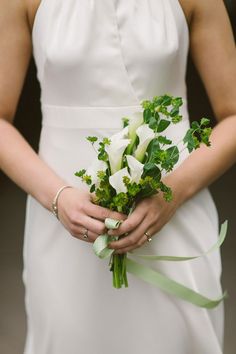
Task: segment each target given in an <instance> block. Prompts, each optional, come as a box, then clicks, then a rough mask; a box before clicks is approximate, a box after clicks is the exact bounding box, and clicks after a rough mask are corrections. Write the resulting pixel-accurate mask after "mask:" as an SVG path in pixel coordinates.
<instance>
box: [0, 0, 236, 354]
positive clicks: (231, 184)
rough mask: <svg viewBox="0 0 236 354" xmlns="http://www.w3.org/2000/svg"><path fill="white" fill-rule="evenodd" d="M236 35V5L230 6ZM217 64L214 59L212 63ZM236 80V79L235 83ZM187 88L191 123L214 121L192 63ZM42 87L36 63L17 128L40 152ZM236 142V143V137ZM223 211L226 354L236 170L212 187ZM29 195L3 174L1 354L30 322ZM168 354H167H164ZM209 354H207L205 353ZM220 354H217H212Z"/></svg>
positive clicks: (18, 345)
mask: <svg viewBox="0 0 236 354" xmlns="http://www.w3.org/2000/svg"><path fill="white" fill-rule="evenodd" d="M225 3H226V6H227V9H228V11H229V15H230V18H231V21H232V26H233V30H234V33H236V1H235V0H228V1H225ZM209 60H211V58H209ZM235 80H236V78H235ZM187 83H188V91H189V110H190V116H191V119H197V118H199V117H202V116H209V117H214V115H213V112H212V110H211V106H210V104H209V101H208V99H207V97H206V93H205V90H204V88H203V86H202V83H201V81H200V79H199V77H198V74H197V73H196V71H195V68H194V66H193V64H192V62H191V59H189V63H188V74H187ZM39 96H40V91H39V85H38V82H37V79H36V69H35V65H34V62H33V60H32V61H31V63H30V67H29V71H28V75H27V77H26V80H25V85H24V89H23V92H22V95H21V99H20V102H19V106H18V110H17V114H16V118H15V123H14V124H15V126H16V127H17V128H18V129H19V130H20V132H21V133H22V134H23V135H24V137H25V138H26V139H27V140H28V141H29V142H30V144H31V145H32V146H33V148H34V149H35V150H37V147H38V139H39V132H40V128H41V125H40V120H41V116H40V106H39ZM235 138H236V137H235ZM210 189H211V192H212V195H213V198H214V200H215V202H216V205H217V207H218V211H219V217H220V221H221V222H222V221H224V220H225V219H228V220H229V232H228V236H227V240H226V242H225V244H224V245H223V247H222V251H221V253H222V264H223V276H222V284H223V288H224V289H227V290H228V292H229V295H230V296H229V298H228V299H227V301H226V303H225V350H224V354H235V352H236V350H235V348H236V336H235V331H236V287H235V284H236V257H235V254H234V252H235V250H236V212H235V211H236V208H235V204H234V202H235V199H236V168H235V166H234V167H233V168H231V169H230V170H229V171H228V172H227V173H226V174H225V175H224V176H222V177H221V178H220V179H219V180H218V181H217V182H215V183H214V184H213V185H212V186H211V187H210ZM25 201H26V195H25V193H24V192H23V191H22V190H20V189H19V188H18V187H17V186H16V185H15V184H14V183H13V182H11V181H10V180H9V179H8V178H7V177H6V176H5V175H4V174H3V173H2V172H0V279H1V282H0V353H2V354H22V353H23V347H24V341H25V333H26V318H25V312H24V288H23V283H22V267H23V260H22V246H23V231H24V215H25ZM163 354H164V353H163ZM199 354H204V353H199ZM212 354H214V353H212Z"/></svg>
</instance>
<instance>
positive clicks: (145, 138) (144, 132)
mask: <svg viewBox="0 0 236 354" xmlns="http://www.w3.org/2000/svg"><path fill="white" fill-rule="evenodd" d="M136 134H137V135H138V137H139V144H138V147H137V149H136V151H135V153H134V156H135V157H136V159H137V160H139V161H140V162H141V161H143V158H144V155H145V153H146V150H147V147H148V144H149V143H150V141H151V140H153V139H154V138H155V133H154V131H153V130H152V129H151V128H149V126H148V124H143V125H140V127H138V129H137V131H136Z"/></svg>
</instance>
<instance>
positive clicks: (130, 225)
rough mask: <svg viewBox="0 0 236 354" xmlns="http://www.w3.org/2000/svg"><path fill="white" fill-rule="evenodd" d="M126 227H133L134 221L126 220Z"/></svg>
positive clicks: (129, 228) (130, 228)
mask: <svg viewBox="0 0 236 354" xmlns="http://www.w3.org/2000/svg"><path fill="white" fill-rule="evenodd" d="M126 227H127V229H128V230H132V229H134V227H135V225H134V222H132V221H128V222H127V224H126Z"/></svg>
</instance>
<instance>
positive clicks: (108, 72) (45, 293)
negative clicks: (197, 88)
mask: <svg viewBox="0 0 236 354" xmlns="http://www.w3.org/2000/svg"><path fill="white" fill-rule="evenodd" d="M188 45H189V37H188V27H187V22H186V19H185V17H184V13H183V11H182V8H181V6H180V4H179V2H178V1H177V0H66V1H65V0H42V2H41V5H40V7H39V9H38V12H37V14H36V18H35V23H34V28H33V50H34V57H35V61H36V65H37V70H38V79H39V81H40V85H41V103H42V131H41V136H40V144H39V155H40V157H41V159H43V160H44V161H45V162H46V163H47V164H48V165H50V166H51V167H52V168H53V169H54V171H55V172H56V173H57V174H58V175H60V176H62V177H63V178H64V179H65V180H66V181H67V182H68V184H71V185H74V186H76V187H78V188H87V187H86V186H84V185H82V183H81V181H80V180H79V178H78V177H75V176H74V172H75V171H78V170H79V169H81V168H87V167H88V166H89V164H90V162H91V161H92V160H93V159H94V158H95V153H94V151H93V149H92V147H91V145H90V144H89V142H88V141H86V139H85V137H86V136H88V135H96V136H99V137H101V136H109V135H111V134H113V133H115V132H117V131H118V130H120V129H121V128H122V124H121V117H123V116H129V114H131V113H132V112H135V111H136V110H137V109H138V108H140V101H141V100H143V99H148V98H149V99H151V98H152V97H153V96H155V95H161V94H164V93H170V94H172V95H174V96H182V97H183V98H184V107H183V116H184V118H183V121H182V122H181V123H179V124H177V125H175V126H174V128H168V136H171V137H172V139H173V140H174V141H176V142H177V141H179V140H180V138H181V137H182V136H183V134H184V133H185V131H186V129H187V128H188V126H189V120H188V111H187V103H186V85H185V71H186V60H187V53H188ZM183 158H184V156H182V160H183ZM200 172H201V171H200ZM200 172H199V173H200ZM217 236H218V217H217V212H216V208H215V205H214V203H213V200H212V198H211V196H210V194H209V191H208V190H207V189H204V190H202V191H201V192H200V193H198V194H197V195H196V196H194V197H193V198H192V199H191V200H189V201H188V202H186V203H185V204H184V205H183V206H182V207H181V208H180V209H179V210H178V211H177V213H176V214H175V216H174V217H173V218H172V220H171V221H170V222H169V223H168V224H167V225H166V226H165V227H164V228H163V229H162V230H161V232H159V233H158V235H157V236H156V237H153V241H152V242H150V243H146V244H145V246H143V248H142V250H141V252H142V253H144V252H145V253H149V254H157V253H158V254H160V255H167V254H168V255H176V256H178V255H179V256H182V255H184V256H185V255H186V256H187V255H190V256H192V255H197V254H200V253H202V252H204V251H206V250H207V249H209V247H210V246H211V245H212V244H214V243H215V242H216V240H217ZM137 252H140V249H139V251H137ZM23 257H24V270H23V281H24V285H25V306H26V312H27V325H28V331H27V339H26V344H25V351H24V354H145V353H148V354H190V353H191V354H222V345H223V305H220V306H219V307H217V308H216V309H214V310H206V309H202V308H197V307H195V306H194V305H192V304H189V303H187V302H185V301H183V300H179V299H177V298H175V297H174V296H170V295H168V294H166V293H164V292H162V291H161V290H159V289H158V288H156V287H154V286H151V285H149V284H147V283H145V282H143V281H142V280H139V279H137V278H136V277H134V276H132V275H128V276H129V288H128V289H120V290H116V289H114V288H112V281H111V273H110V272H109V269H108V264H107V261H104V260H100V259H99V258H97V257H96V256H95V255H94V253H93V251H92V247H91V244H89V243H86V242H83V241H80V240H78V239H76V238H74V237H72V236H71V235H70V234H69V233H68V231H66V230H65V228H64V227H63V226H62V224H61V223H60V222H59V221H58V220H57V219H56V218H55V217H54V215H53V214H52V213H51V212H50V211H48V210H46V209H44V208H43V207H42V206H41V205H40V204H39V203H38V202H37V201H36V200H35V199H34V198H32V197H31V196H28V200H27V212H26V227H25V235H24V254H23ZM147 263H148V264H149V265H150V266H151V267H152V268H154V269H158V270H159V271H161V272H162V273H164V274H166V275H168V276H170V277H171V278H173V279H174V280H176V281H179V282H181V283H182V284H184V285H186V286H189V287H191V288H192V289H194V290H195V291H198V292H201V293H203V294H204V295H206V296H208V297H212V298H217V297H218V296H219V295H220V294H221V285H220V276H221V261H220V254H219V252H214V253H213V254H211V255H209V256H207V257H204V258H201V259H199V260H195V261H188V262H180V263H170V262H169V263H168V262H159V263H158V262H148V261H147Z"/></svg>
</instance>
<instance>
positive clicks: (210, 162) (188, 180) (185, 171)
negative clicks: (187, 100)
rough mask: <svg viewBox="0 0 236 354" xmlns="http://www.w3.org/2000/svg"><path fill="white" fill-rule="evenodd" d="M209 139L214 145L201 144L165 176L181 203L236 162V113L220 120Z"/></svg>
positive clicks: (177, 200) (178, 201) (166, 181)
mask: <svg viewBox="0 0 236 354" xmlns="http://www.w3.org/2000/svg"><path fill="white" fill-rule="evenodd" d="M210 141H211V147H206V146H205V145H202V146H201V147H200V148H199V149H197V150H196V151H194V152H193V153H191V154H190V156H189V157H188V158H187V159H186V160H184V162H183V163H182V164H181V165H180V166H179V167H178V168H176V170H174V171H173V172H172V173H170V174H169V175H168V176H166V177H165V183H166V184H167V185H169V186H170V187H172V190H173V194H174V197H175V199H176V202H177V203H178V204H182V203H183V202H185V201H186V200H188V199H189V198H191V197H192V196H193V195H194V194H196V193H197V192H198V191H200V190H201V189H202V188H204V187H207V186H209V185H210V184H211V183H212V182H213V181H215V180H216V179H217V178H218V177H219V176H220V175H222V174H223V173H224V172H225V171H226V170H227V169H228V168H229V167H230V166H232V165H233V163H234V162H235V161H236V115H233V116H230V117H228V118H226V119H223V120H222V121H221V122H220V123H218V124H217V125H216V127H215V128H214V129H213V131H212V135H211V138H210Z"/></svg>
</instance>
